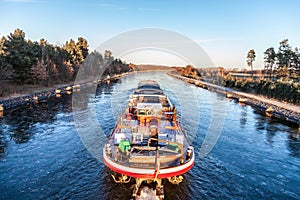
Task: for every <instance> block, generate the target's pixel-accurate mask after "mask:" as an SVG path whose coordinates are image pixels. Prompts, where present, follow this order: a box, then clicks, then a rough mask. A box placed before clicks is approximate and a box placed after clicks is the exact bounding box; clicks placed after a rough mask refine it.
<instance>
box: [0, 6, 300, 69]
mask: <svg viewBox="0 0 300 200" xmlns="http://www.w3.org/2000/svg"><path fill="white" fill-rule="evenodd" d="M299 8H300V1H297V0H286V1H274V0H252V1H241V0H224V1H221V0H219V1H217V0H212V1H208V0H206V1H201V0H199V1H196V0H186V1H183V0H181V1H179V0H169V1H167V0H164V1H163V0H152V1H146V0H145V1H125V0H112V1H108V0H105V1H104V0H103V1H102V0H90V1H79V0H78V1H76V0H73V1H71V0H60V1H56V0H0V36H3V35H4V36H7V35H8V34H9V33H10V32H12V31H13V30H14V29H16V28H21V29H23V30H24V32H25V33H26V38H28V39H31V40H39V39H40V38H45V39H47V40H48V41H49V42H50V43H53V44H59V45H62V44H64V43H65V42H66V41H67V40H69V39H70V38H73V39H77V37H79V36H82V37H84V38H86V39H87V40H88V42H89V45H90V49H94V48H96V47H97V46H98V45H100V44H101V43H103V42H104V41H106V40H107V39H109V38H111V37H112V36H115V35H118V34H120V33H122V32H126V31H130V30H133V29H138V28H145V27H158V28H164V29H169V30H173V31H176V32H179V33H181V34H183V35H186V36H187V37H189V38H191V39H193V40H194V41H196V42H197V43H198V44H199V45H200V46H201V47H202V48H203V49H204V50H205V51H206V52H207V53H208V55H209V56H210V57H211V59H212V60H213V61H214V63H215V65H216V66H224V67H227V68H229V67H230V68H233V67H239V68H247V65H246V55H247V52H248V51H249V50H250V49H255V51H256V54H257V59H256V61H255V63H254V67H255V68H261V67H262V66H263V59H262V58H263V52H264V51H265V50H266V49H267V48H269V47H274V48H275V49H277V48H278V46H279V42H280V41H282V40H283V39H285V38H288V39H289V43H290V45H291V46H292V47H300V22H299V19H300V12H299ZM136 56H139V58H134V55H133V56H132V57H131V58H128V59H130V60H128V61H129V62H130V61H132V62H138V63H142V62H143V58H142V57H141V56H142V55H141V54H137V55H136ZM161 59H163V58H161ZM146 62H150V61H149V60H147V61H146ZM160 62H161V63H162V64H168V61H163V60H160ZM153 63H154V64H158V63H157V60H156V61H153ZM171 64H174V63H171Z"/></svg>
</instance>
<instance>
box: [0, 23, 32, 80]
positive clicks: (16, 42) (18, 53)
mask: <svg viewBox="0 0 300 200" xmlns="http://www.w3.org/2000/svg"><path fill="white" fill-rule="evenodd" d="M4 49H5V54H4V57H5V62H7V63H9V64H11V66H12V68H13V69H14V71H15V75H16V78H17V79H18V80H19V81H20V82H21V83H24V81H25V80H26V79H27V78H28V71H29V70H30V68H31V67H32V66H33V65H35V64H36V62H37V59H36V57H37V52H36V44H34V43H32V42H30V41H29V42H27V41H26V40H25V33H24V32H23V31H22V30H21V29H16V30H15V31H14V33H10V35H8V39H7V40H6V41H5V42H4Z"/></svg>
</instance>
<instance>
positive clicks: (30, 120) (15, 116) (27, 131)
mask: <svg viewBox="0 0 300 200" xmlns="http://www.w3.org/2000/svg"><path fill="white" fill-rule="evenodd" d="M71 111H72V107H71V95H64V96H63V97H60V98H56V97H52V98H49V99H48V100H44V101H40V102H38V103H30V104H27V105H23V106H21V107H18V108H16V109H12V110H8V111H5V113H4V116H3V118H2V120H1V125H2V126H5V127H3V129H1V132H0V134H1V138H0V139H1V148H2V152H3V153H4V149H5V143H6V142H5V139H3V138H5V137H4V134H5V133H8V135H9V137H10V138H9V139H10V140H13V141H14V142H15V143H16V144H22V143H25V142H27V141H29V140H30V138H31V137H32V136H33V135H34V133H35V130H34V128H33V125H34V124H36V123H53V122H54V120H55V116H56V114H57V113H59V112H63V113H68V112H71Z"/></svg>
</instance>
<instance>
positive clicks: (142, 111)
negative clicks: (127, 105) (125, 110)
mask: <svg viewBox="0 0 300 200" xmlns="http://www.w3.org/2000/svg"><path fill="white" fill-rule="evenodd" d="M145 114H146V112H145V110H139V111H138V115H145Z"/></svg>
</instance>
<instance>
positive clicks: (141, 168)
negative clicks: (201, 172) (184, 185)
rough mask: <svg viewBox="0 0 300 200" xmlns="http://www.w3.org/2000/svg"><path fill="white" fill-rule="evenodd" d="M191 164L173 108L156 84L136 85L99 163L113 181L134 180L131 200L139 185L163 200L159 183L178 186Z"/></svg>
mask: <svg viewBox="0 0 300 200" xmlns="http://www.w3.org/2000/svg"><path fill="white" fill-rule="evenodd" d="M194 160H195V155H194V149H193V147H192V146H190V144H189V142H188V140H187V136H186V135H185V134H184V132H183V131H182V129H181V127H180V125H179V122H178V121H177V115H176V108H175V106H173V105H172V103H171V102H170V100H169V98H168V97H167V96H166V95H165V94H164V93H163V91H162V90H161V88H160V86H159V84H158V83H157V82H156V81H152V80H145V81H142V82H140V83H139V85H138V88H137V89H136V90H135V91H134V93H133V94H132V95H131V96H130V98H129V103H128V106H127V108H126V110H125V112H124V113H123V114H122V116H121V117H120V118H119V120H118V121H117V123H116V126H115V128H114V129H113V131H112V133H111V135H110V137H109V139H108V141H107V142H106V144H105V146H104V149H103V161H104V163H105V165H106V166H107V167H108V168H110V169H111V170H112V171H113V174H112V177H113V179H114V181H115V182H117V183H128V182H130V180H131V178H135V181H136V184H135V187H134V190H133V196H134V197H135V198H136V197H139V196H140V195H141V185H142V184H149V185H150V184H152V185H154V190H155V194H156V196H157V197H158V198H159V199H163V198H164V189H163V185H162V179H168V180H169V181H170V182H171V183H173V184H179V183H180V182H182V179H183V177H182V176H181V175H182V174H184V173H186V172H187V171H188V170H190V169H191V168H192V167H193V165H194Z"/></svg>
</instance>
